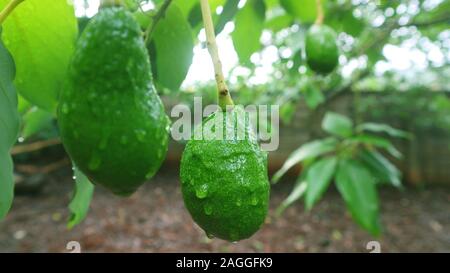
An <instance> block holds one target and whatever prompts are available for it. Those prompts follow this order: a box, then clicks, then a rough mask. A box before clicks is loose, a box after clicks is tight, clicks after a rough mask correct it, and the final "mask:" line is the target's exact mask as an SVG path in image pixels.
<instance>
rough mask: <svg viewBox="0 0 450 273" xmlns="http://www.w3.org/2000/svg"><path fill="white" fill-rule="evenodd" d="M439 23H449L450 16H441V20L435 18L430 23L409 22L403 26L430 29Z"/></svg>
mask: <svg viewBox="0 0 450 273" xmlns="http://www.w3.org/2000/svg"><path fill="white" fill-rule="evenodd" d="M441 23H450V16H443V17H441V18H437V19H434V20H430V21H423V22H414V21H412V22H410V23H408V24H406V25H405V26H416V27H431V26H434V25H437V24H441Z"/></svg>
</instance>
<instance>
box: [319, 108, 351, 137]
mask: <svg viewBox="0 0 450 273" xmlns="http://www.w3.org/2000/svg"><path fill="white" fill-rule="evenodd" d="M322 128H323V130H324V131H326V132H328V133H330V134H333V135H336V136H340V137H349V136H351V135H352V134H353V122H352V121H351V120H350V119H349V118H348V117H346V116H343V115H340V114H337V113H334V112H327V113H326V115H325V118H324V119H323V121H322Z"/></svg>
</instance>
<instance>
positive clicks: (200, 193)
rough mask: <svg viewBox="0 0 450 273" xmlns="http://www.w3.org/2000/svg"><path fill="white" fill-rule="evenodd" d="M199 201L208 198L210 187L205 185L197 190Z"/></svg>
mask: <svg viewBox="0 0 450 273" xmlns="http://www.w3.org/2000/svg"><path fill="white" fill-rule="evenodd" d="M195 195H196V196H197V198H198V199H205V198H206V197H207V196H208V185H206V184H203V185H201V186H200V187H199V188H197V189H196V190H195Z"/></svg>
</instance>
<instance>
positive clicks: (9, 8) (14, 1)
mask: <svg viewBox="0 0 450 273" xmlns="http://www.w3.org/2000/svg"><path fill="white" fill-rule="evenodd" d="M23 1H25V0H11V1H10V2H9V3H8V5H6V7H5V8H4V9H3V10H2V11H1V12H0V26H1V25H2V24H3V22H5V20H6V18H8V16H9V15H10V14H11V13H12V12H13V10H14V9H15V8H16V7H17V6H18V5H19V4H20V3H22V2H23Z"/></svg>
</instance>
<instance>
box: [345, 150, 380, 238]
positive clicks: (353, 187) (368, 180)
mask: <svg viewBox="0 0 450 273" xmlns="http://www.w3.org/2000/svg"><path fill="white" fill-rule="evenodd" d="M336 186H337V188H338V190H339V192H340V193H341V196H342V198H343V199H344V201H345V203H346V204H347V208H348V210H349V211H350V213H351V214H352V217H353V219H354V220H355V221H356V222H357V223H358V224H359V225H361V226H362V227H363V228H364V229H366V230H368V231H369V232H370V233H371V234H372V235H379V234H380V233H381V225H380V222H379V219H378V210H379V209H378V196H377V191H376V188H375V183H374V181H373V179H372V175H371V173H370V172H369V171H368V170H367V169H366V168H365V167H364V165H362V164H361V163H359V162H358V161H355V160H352V159H342V160H340V161H339V166H338V170H337V174H336Z"/></svg>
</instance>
